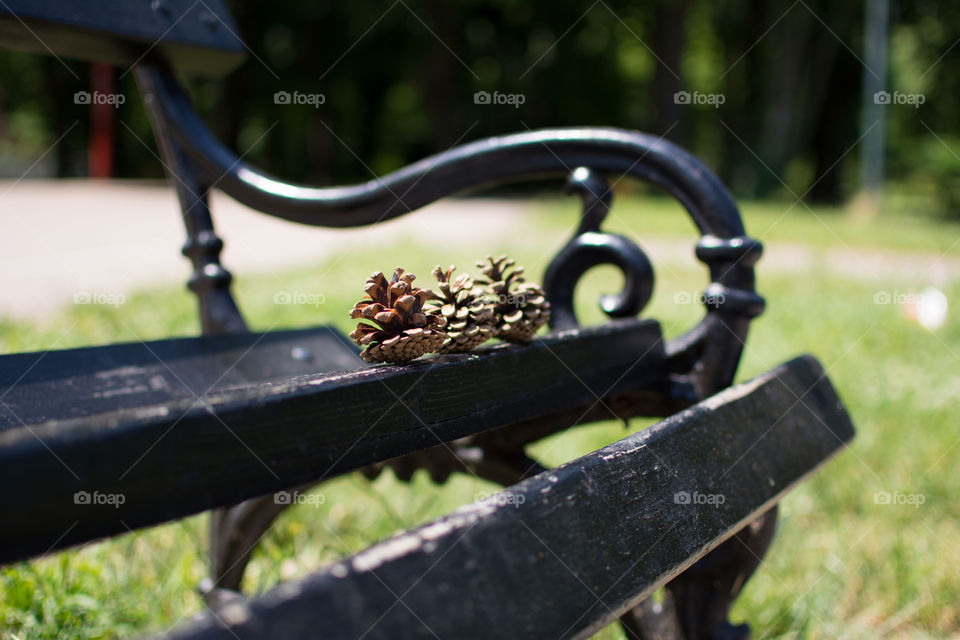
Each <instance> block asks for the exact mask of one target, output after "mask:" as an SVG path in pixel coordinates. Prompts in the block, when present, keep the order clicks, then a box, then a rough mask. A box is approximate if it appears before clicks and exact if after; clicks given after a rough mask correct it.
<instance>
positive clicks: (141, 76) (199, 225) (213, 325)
mask: <svg viewBox="0 0 960 640" xmlns="http://www.w3.org/2000/svg"><path fill="white" fill-rule="evenodd" d="M136 78H137V83H138V85H139V86H140V91H141V93H142V94H143V96H144V102H145V103H146V106H147V114H148V115H149V117H150V124H151V125H152V126H153V131H154V135H155V137H156V140H157V145H158V146H159V148H160V155H161V158H162V160H163V164H164V168H165V169H166V172H167V176H168V177H169V180H170V183H171V184H172V185H173V188H174V189H175V190H176V192H177V198H178V200H179V202H180V210H181V215H182V216H183V224H184V226H185V227H186V229H187V242H186V244H184V245H183V255H185V256H187V257H188V258H190V262H191V263H192V264H193V274H192V275H191V276H190V280H189V281H188V283H187V286H188V287H189V288H190V290H191V291H193V292H194V293H195V294H196V296H197V300H198V303H199V305H200V323H201V327H202V330H203V333H204V335H212V334H220V333H241V332H244V331H246V330H247V328H246V324H245V323H244V321H243V317H242V316H241V315H240V310H239V309H238V308H237V303H236V302H235V301H234V299H233V296H232V295H231V294H230V283H231V281H232V277H231V275H230V272H229V271H227V270H226V269H224V268H223V265H221V264H220V251H221V250H222V249H223V240H221V239H220V237H219V236H217V234H216V231H214V228H213V218H212V217H211V215H210V205H209V192H210V186H211V184H213V182H212V181H209V180H202V179H200V178H199V177H198V172H197V171H196V170H195V166H194V164H193V161H192V160H191V159H190V158H189V157H187V155H186V154H185V153H184V151H183V149H182V147H181V146H180V145H179V144H178V143H177V141H176V139H175V137H174V136H173V135H172V129H173V128H174V127H175V126H176V125H174V124H172V123H170V122H168V121H167V119H166V116H165V113H164V110H163V109H161V108H160V105H159V103H158V102H157V101H156V100H154V99H153V93H152V91H151V76H150V75H149V74H147V73H145V72H144V70H143V69H142V68H139V67H138V68H137V69H136Z"/></svg>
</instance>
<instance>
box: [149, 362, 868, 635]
mask: <svg viewBox="0 0 960 640" xmlns="http://www.w3.org/2000/svg"><path fill="white" fill-rule="evenodd" d="M852 436H853V427H852V425H851V423H850V420H849V418H848V416H847V414H846V412H845V410H844V408H843V406H842V404H841V402H840V400H839V399H838V397H837V395H836V393H835V392H834V390H833V388H832V387H831V385H830V383H829V381H828V380H827V379H826V377H825V375H824V373H823V371H822V370H821V368H820V365H819V364H818V363H817V362H816V360H814V359H813V358H812V357H809V356H806V357H801V358H798V359H796V360H793V361H791V362H789V363H787V364H785V365H782V366H780V367H779V368H777V369H775V370H773V371H771V372H768V373H765V374H763V375H761V376H759V377H757V378H755V379H753V380H752V381H750V382H747V383H744V384H742V385H739V386H736V387H733V388H730V389H727V390H725V391H722V392H720V393H719V394H717V395H715V396H713V397H711V398H709V399H707V400H705V401H703V402H701V403H700V404H697V405H695V406H693V407H691V408H690V409H688V410H685V411H683V412H681V413H678V414H676V415H674V416H671V417H670V418H667V419H666V420H663V421H662V422H660V423H658V424H656V425H654V426H652V427H650V428H649V429H647V430H644V431H641V432H639V433H636V434H633V435H631V436H629V437H627V438H624V439H623V440H621V441H619V442H617V443H614V444H612V445H610V446H608V447H605V448H603V449H600V450H599V451H596V452H594V453H592V454H589V455H587V456H585V457H583V458H580V459H578V460H574V461H573V462H570V463H568V464H565V465H563V466H561V467H558V468H557V469H554V470H551V471H547V472H544V473H541V474H540V475H538V476H535V477H533V478H531V479H529V480H526V481H524V482H521V483H519V484H517V485H514V486H513V487H510V488H508V489H507V490H505V491H504V492H501V493H499V494H496V495H495V496H494V497H493V498H491V499H489V500H487V501H486V502H480V503H474V504H471V505H468V506H466V507H462V508H460V509H458V510H456V511H454V512H453V513H452V514H450V515H448V516H446V517H444V518H441V519H439V520H437V521H435V522H433V523H430V524H427V525H424V526H422V527H419V528H417V529H415V530H413V531H410V532H407V533H403V534H400V535H399V536H396V537H394V538H391V539H389V540H386V541H384V542H382V543H379V544H377V545H375V546H373V547H371V548H369V549H367V550H366V551H363V552H361V553H359V554H357V555H355V556H352V557H350V558H348V559H346V560H344V561H343V562H340V563H338V564H335V565H333V566H331V567H328V568H326V569H324V570H322V571H320V572H319V573H317V574H314V575H313V576H311V577H308V578H306V579H304V580H300V581H297V582H293V583H288V584H284V585H281V586H279V587H277V588H275V589H273V590H272V591H270V592H268V593H266V594H264V595H262V596H260V597H257V598H254V599H252V600H250V601H246V602H245V601H243V600H239V601H236V602H234V603H232V604H229V605H227V606H226V607H224V608H223V609H222V610H220V611H218V612H217V616H213V615H211V614H209V613H204V614H201V616H200V617H199V619H198V620H196V621H194V622H192V623H191V624H189V625H187V626H185V627H183V628H181V629H180V630H177V631H175V632H173V633H170V634H168V635H167V636H165V637H166V638H168V639H171V640H173V639H176V640H186V639H188V638H189V639H192V640H200V639H203V640H213V639H219V638H223V639H227V638H229V639H231V640H252V639H261V638H262V639H267V638H312V637H323V638H327V639H328V640H337V639H343V640H347V639H350V640H355V639H356V638H359V637H363V638H365V639H367V640H376V639H391V640H396V639H398V638H431V639H433V638H458V639H471V638H476V639H481V638H482V639H488V638H543V639H545V640H557V639H558V638H586V637H589V636H591V635H592V634H594V633H596V632H597V631H598V630H599V629H600V628H602V627H603V626H605V625H607V624H609V623H611V622H614V621H615V620H616V619H617V617H618V616H619V615H620V614H622V613H624V612H625V611H626V610H628V609H629V608H631V607H633V606H635V605H636V604H638V603H639V602H640V601H641V600H642V599H643V598H644V597H646V596H648V595H649V594H650V593H652V592H653V591H654V590H655V589H657V588H659V587H660V586H662V585H663V584H665V583H666V582H667V581H669V580H670V579H672V578H673V577H675V576H677V575H678V574H679V573H680V572H681V571H683V570H684V569H685V568H687V567H689V566H690V565H691V564H692V563H693V562H695V561H696V560H697V559H698V558H700V557H702V556H703V555H704V554H705V553H707V552H708V551H709V550H711V549H713V548H715V547H716V546H717V545H719V544H720V543H721V542H722V541H723V540H725V539H727V538H729V537H730V536H731V535H733V534H734V533H735V532H736V531H738V530H739V529H741V528H742V527H743V526H745V525H746V524H747V523H749V522H750V521H751V520H753V519H755V518H757V517H758V516H759V515H761V514H762V513H764V512H765V511H767V510H768V509H770V508H771V507H772V506H773V505H774V504H775V503H776V501H777V500H778V499H779V498H780V497H781V496H782V495H783V494H784V493H785V492H786V491H787V490H788V489H790V487H791V486H793V485H794V484H796V483H797V482H799V481H800V480H802V479H803V478H804V477H805V476H807V475H808V474H809V473H811V472H812V471H813V470H815V469H816V468H817V467H818V466H820V465H821V464H822V463H823V462H824V461H825V460H827V459H828V458H829V457H830V456H831V455H832V454H834V453H835V452H837V451H838V450H839V449H840V448H841V447H842V446H843V443H845V442H847V441H848V440H850V439H851V438H852ZM401 599H402V602H399V600H401ZM227 627H229V628H227Z"/></svg>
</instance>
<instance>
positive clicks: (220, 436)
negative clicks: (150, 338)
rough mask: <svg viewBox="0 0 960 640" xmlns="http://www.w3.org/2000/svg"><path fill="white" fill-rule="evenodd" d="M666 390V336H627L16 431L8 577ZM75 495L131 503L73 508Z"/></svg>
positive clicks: (643, 327)
mask: <svg viewBox="0 0 960 640" xmlns="http://www.w3.org/2000/svg"><path fill="white" fill-rule="evenodd" d="M666 383H667V374H666V370H665V354H664V350H663V343H662V340H661V334H660V328H659V325H658V324H657V323H656V322H653V321H641V322H637V321H623V322H617V323H610V324H606V325H603V326H601V327H595V328H588V329H583V330H579V331H572V332H565V333H562V334H556V335H551V336H547V337H545V338H543V340H540V341H537V342H536V343H534V344H531V345H528V346H523V347H514V346H503V347H494V348H491V349H489V350H486V351H484V352H482V353H479V354H477V355H472V354H471V355H460V356H443V357H437V358H432V359H428V360H423V361H417V362H415V363H412V364H409V365H405V366H384V367H371V368H367V369H363V370H360V371H356V372H353V373H347V374H314V375H306V376H299V377H295V378H290V379H286V380H282V381H278V382H265V383H262V384H258V385H251V386H241V387H237V388H233V389H225V390H223V391H218V392H215V393H212V394H210V395H208V396H206V397H205V398H204V403H203V404H202V405H201V404H200V403H198V402H196V401H195V400H194V399H186V400H181V401H174V402H170V403H165V404H162V405H151V406H139V407H132V408H126V409H124V410H121V411H114V412H110V413H105V414H97V415H90V416H84V417H80V418H72V419H68V420H55V421H48V422H44V423H40V424H32V425H19V426H14V427H10V428H7V429H5V430H3V431H0V489H2V490H0V512H2V513H4V514H5V516H6V517H7V518H9V519H11V521H15V522H17V526H16V527H0V561H10V560H17V559H21V558H24V557H28V556H30V555H35V554H37V553H42V552H45V551H48V550H50V549H53V548H59V547H63V546H67V545H70V544H76V543H79V542H84V541H87V540H91V539H94V538H98V537H102V536H106V535H112V534H117V533H123V532H125V531H127V530H128V528H135V527H139V526H145V525H149V524H155V523H159V522H164V521H166V520H170V519H173V518H179V517H183V516H185V515H189V514H192V513H198V512H200V511H203V510H205V509H209V508H211V507H215V506H223V505H227V504H235V503H237V502H240V501H241V500H244V499H246V498H250V497H253V496H257V495H264V494H268V493H270V492H272V491H276V490H278V489H281V488H285V487H292V486H297V485H300V484H304V483H306V482H310V481H313V480H316V479H318V478H322V477H329V476H330V475H332V474H335V473H340V472H343V471H349V470H351V469H355V468H358V467H361V466H364V465H366V464H369V463H371V462H375V461H379V460H386V459H389V458H392V457H396V456H398V455H402V454H404V453H409V452H412V451H417V450H420V449H424V448H426V447H429V446H433V445H436V444H437V443H438V442H440V441H449V440H453V439H456V438H461V437H464V436H467V435H470V434H473V433H478V432H481V431H486V430H489V429H493V428H496V427H500V426H504V425H510V424H515V423H518V422H522V421H525V420H529V419H532V418H536V417H538V416H546V415H550V414H553V413H556V412H563V411H573V410H579V409H580V408H582V409H583V411H584V413H586V411H587V410H588V409H589V408H590V407H591V406H592V405H594V404H596V402H597V397H598V396H604V395H613V394H617V393H623V392H628V391H635V390H641V389H649V390H661V391H662V390H663V389H664V388H665V385H666ZM0 408H2V406H0ZM79 491H86V492H88V493H90V494H91V495H92V494H93V493H94V492H97V493H98V494H99V495H115V494H117V495H119V494H122V495H123V496H124V498H123V501H122V504H119V505H116V506H114V505H112V504H105V505H88V504H75V502H74V494H75V492H79ZM114 502H116V500H114ZM37 505H43V508H42V509H38V508H37Z"/></svg>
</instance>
